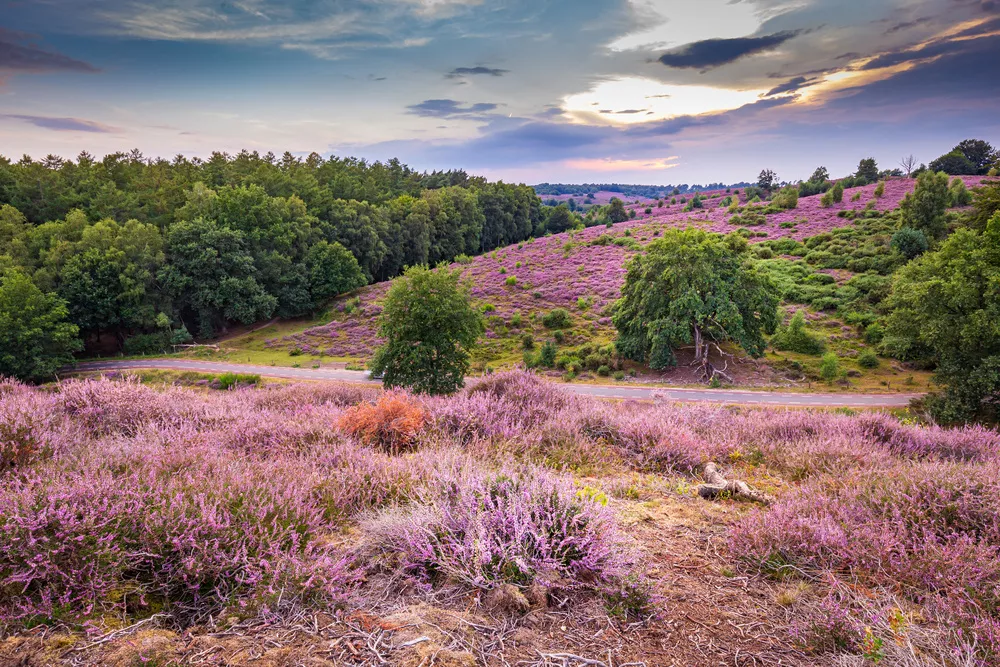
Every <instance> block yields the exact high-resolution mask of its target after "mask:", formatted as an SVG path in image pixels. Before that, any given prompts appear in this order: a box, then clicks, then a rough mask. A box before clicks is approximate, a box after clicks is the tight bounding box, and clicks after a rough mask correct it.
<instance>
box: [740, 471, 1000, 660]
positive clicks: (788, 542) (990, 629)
mask: <svg viewBox="0 0 1000 667" xmlns="http://www.w3.org/2000/svg"><path fill="white" fill-rule="evenodd" d="M998 473H1000V468H998V466H997V463H996V462H991V463H989V464H987V465H985V466H984V467H976V468H970V467H969V466H968V465H966V464H944V463H919V464H899V465H898V466H896V467H895V468H894V469H891V470H877V471H867V472H859V473H856V474H855V475H852V476H851V477H850V478H849V479H846V480H841V479H837V478H822V479H819V480H817V481H815V482H813V483H810V484H808V485H806V486H805V487H803V488H801V489H799V490H797V491H795V492H793V493H792V494H790V495H789V496H788V497H786V498H784V499H782V500H781V501H779V502H778V504H777V505H775V506H774V507H772V508H770V509H768V510H766V511H758V512H755V513H754V514H753V515H751V516H750V517H749V518H747V519H746V520H744V521H743V522H742V523H741V524H740V525H739V526H738V527H737V528H736V529H735V530H734V531H733V534H732V539H733V549H734V550H735V552H736V553H737V554H740V555H742V556H744V557H746V558H748V559H750V560H751V562H754V563H756V564H758V565H759V566H760V567H761V568H763V569H764V570H767V571H772V572H785V571H788V572H794V571H796V570H799V571H802V570H804V571H806V572H807V573H808V572H816V571H832V572H836V573H838V577H840V578H843V579H844V580H849V581H860V582H862V583H864V584H865V585H868V586H877V587H883V588H884V589H886V590H888V591H892V592H896V593H898V594H900V595H904V596H907V597H908V598H910V599H911V600H912V601H914V602H916V603H919V604H923V605H926V606H927V608H928V609H929V610H931V611H932V612H937V613H941V614H944V615H945V616H946V617H948V618H950V619H951V621H952V622H953V623H958V624H959V625H960V626H962V627H963V628H964V629H965V631H966V632H968V633H969V634H970V635H971V636H972V637H975V638H977V640H978V641H977V643H978V644H979V646H980V647H981V650H982V651H983V652H984V653H986V654H996V653H997V651H998V650H1000V618H998V616H997V611H996V610H997V609H998V608H1000V520H998V517H1000V482H998V481H997V480H998V479H1000V477H998Z"/></svg>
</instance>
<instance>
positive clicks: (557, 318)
mask: <svg viewBox="0 0 1000 667" xmlns="http://www.w3.org/2000/svg"><path fill="white" fill-rule="evenodd" d="M572 322H573V320H572V319H571V318H570V315H569V311H567V310H566V309H565V308H555V309H553V310H551V311H549V312H548V313H546V314H545V316H544V317H543V318H542V324H544V325H545V327H546V328H548V329H565V328H567V327H569V326H570V325H571V324H572Z"/></svg>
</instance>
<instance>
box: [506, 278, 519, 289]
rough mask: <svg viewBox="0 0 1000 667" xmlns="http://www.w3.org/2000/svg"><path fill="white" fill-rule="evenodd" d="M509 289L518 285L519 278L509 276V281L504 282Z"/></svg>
mask: <svg viewBox="0 0 1000 667" xmlns="http://www.w3.org/2000/svg"><path fill="white" fill-rule="evenodd" d="M504 284H505V285H507V287H514V286H515V285H517V276H507V280H505V281H504Z"/></svg>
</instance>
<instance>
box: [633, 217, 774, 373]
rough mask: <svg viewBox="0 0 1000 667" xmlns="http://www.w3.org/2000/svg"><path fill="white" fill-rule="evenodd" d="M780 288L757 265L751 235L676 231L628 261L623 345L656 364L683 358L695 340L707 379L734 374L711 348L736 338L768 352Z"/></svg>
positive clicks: (754, 353) (641, 359)
mask: <svg viewBox="0 0 1000 667" xmlns="http://www.w3.org/2000/svg"><path fill="white" fill-rule="evenodd" d="M777 305H778V294H777V290H776V288H775V287H774V285H773V284H772V283H771V281H770V279H768V278H767V277H766V276H765V275H764V274H762V273H761V272H760V271H758V269H757V268H756V266H755V263H754V260H753V254H752V253H751V252H750V247H749V244H748V243H747V241H746V239H744V238H743V237H742V236H739V235H737V234H730V235H728V236H719V235H717V234H708V233H706V232H704V231H702V230H698V229H686V230H683V231H681V230H676V229H672V230H668V231H666V232H664V235H663V237H662V238H660V239H657V240H656V241H653V242H652V243H651V244H649V245H648V246H647V247H646V252H645V253H644V254H640V255H636V256H635V257H634V258H633V259H632V260H631V261H630V262H629V265H628V273H627V275H626V278H625V286H624V288H623V289H622V298H621V299H619V301H618V302H617V304H616V305H615V314H614V323H615V326H616V327H617V329H618V340H617V343H616V346H617V348H618V351H619V352H620V353H621V354H622V355H624V356H626V357H628V358H630V359H633V360H635V361H639V362H648V363H649V365H650V366H651V367H652V368H654V369H661V368H667V367H671V366H675V365H676V364H677V356H676V352H677V350H678V349H679V348H681V347H685V346H693V348H694V361H693V362H692V363H693V365H697V366H699V367H700V368H701V370H702V374H703V377H704V379H705V380H711V379H712V378H714V377H716V376H721V377H723V378H726V379H730V380H731V379H732V378H731V377H730V376H729V375H727V374H726V372H725V370H726V369H725V367H723V368H721V369H720V368H716V367H715V366H714V365H713V364H712V363H711V362H710V361H709V351H710V349H713V348H714V349H715V350H716V351H717V352H718V353H719V354H720V355H722V356H723V357H726V356H728V355H727V354H725V353H723V351H722V349H721V347H720V345H721V344H722V343H723V342H726V341H731V342H733V343H736V344H737V345H739V346H740V347H741V348H743V349H744V350H745V351H746V352H747V353H748V354H750V355H751V356H754V357H759V356H760V355H762V354H763V353H764V348H765V345H766V341H765V340H764V334H772V333H774V331H775V328H776V327H777V325H778V313H777Z"/></svg>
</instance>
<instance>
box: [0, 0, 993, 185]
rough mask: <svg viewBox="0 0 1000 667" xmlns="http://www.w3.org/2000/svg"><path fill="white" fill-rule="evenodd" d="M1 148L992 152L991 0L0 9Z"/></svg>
mask: <svg viewBox="0 0 1000 667" xmlns="http://www.w3.org/2000/svg"><path fill="white" fill-rule="evenodd" d="M0 8H2V11H0V154H3V155H6V156H7V157H9V158H13V159H17V158H19V157H20V156H21V154H25V153H26V154H29V155H32V156H33V157H36V158H40V157H43V156H44V155H46V154H50V153H51V154H56V155H61V156H64V157H72V156H75V155H76V154H77V153H79V152H80V151H82V150H87V151H89V152H90V153H92V154H96V155H103V154H105V153H109V152H114V151H119V150H128V149H131V148H139V149H140V150H142V151H143V152H144V153H145V154H146V155H151V156H157V155H159V156H165V157H172V156H173V155H175V154H178V153H183V154H185V155H189V156H191V155H207V154H208V153H210V152H211V151H213V150H224V151H230V152H235V151H238V150H240V149H243V148H246V149H249V150H258V151H261V152H266V151H274V152H276V153H279V154H280V153H281V152H283V151H285V150H288V151H292V152H294V153H303V154H305V153H309V152H311V151H316V152H320V153H322V154H338V155H355V156H358V157H366V158H369V159H386V158H389V157H397V156H398V157H399V158H400V159H402V160H403V161H405V162H407V163H409V164H411V165H412V166H414V167H416V168H418V169H447V168H458V167H461V168H465V169H467V170H469V171H472V172H475V173H482V174H485V175H487V176H490V177H491V178H504V179H505V180H515V181H525V182H529V183H535V182H541V181H563V182H567V181H568V182H579V181H588V182H591V181H600V182H610V181H616V182H635V183H681V182H686V183H695V182H702V183H704V182H709V181H727V182H729V181H739V180H752V178H754V177H755V175H756V173H757V172H758V171H760V169H761V168H763V167H769V168H772V169H775V170H776V171H777V172H778V175H779V177H781V178H784V179H789V180H793V179H799V178H806V177H807V176H808V175H809V174H810V173H811V172H812V170H813V169H814V168H815V167H816V166H817V165H818V164H824V165H826V166H827V167H829V168H830V170H831V172H832V173H834V174H835V175H836V174H843V173H846V172H848V171H851V170H853V167H854V166H855V165H856V164H857V161H858V159H859V158H861V157H866V156H869V155H870V156H874V157H875V158H877V159H878V161H879V163H880V164H881V165H883V166H884V167H889V166H895V163H896V162H897V161H898V160H899V159H900V158H901V157H902V156H904V155H908V154H911V153H912V154H914V155H915V156H916V157H917V159H918V160H920V161H925V162H926V161H929V160H931V159H933V158H934V157H936V156H937V155H939V154H940V153H942V152H945V151H946V150H947V149H949V148H950V147H951V146H953V145H954V144H955V143H957V142H958V141H959V140H961V139H964V138H969V137H978V138H984V139H987V140H989V141H992V142H993V143H994V144H1000V113H998V109H1000V1H998V0H840V1H836V2H834V1H831V0H698V1H697V2H680V1H678V0H368V1H360V0H298V1H294V0H293V1H291V2H277V1H275V0H221V1H220V0H214V1H209V0H0Z"/></svg>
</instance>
